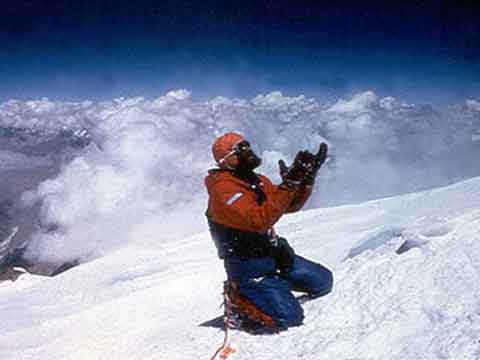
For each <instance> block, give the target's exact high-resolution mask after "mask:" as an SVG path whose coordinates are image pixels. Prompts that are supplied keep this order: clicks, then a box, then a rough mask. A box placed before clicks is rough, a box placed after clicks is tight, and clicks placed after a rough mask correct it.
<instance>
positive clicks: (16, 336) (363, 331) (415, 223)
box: [0, 178, 480, 360]
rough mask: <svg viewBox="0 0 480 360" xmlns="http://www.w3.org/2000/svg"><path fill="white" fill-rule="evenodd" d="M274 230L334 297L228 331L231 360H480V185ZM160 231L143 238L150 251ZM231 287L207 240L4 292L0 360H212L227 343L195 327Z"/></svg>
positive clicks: (321, 214)
mask: <svg viewBox="0 0 480 360" xmlns="http://www.w3.org/2000/svg"><path fill="white" fill-rule="evenodd" d="M277 230H278V231H279V232H280V233H281V234H283V235H285V236H286V237H287V238H288V239H289V240H290V242H291V243H292V245H293V246H294V247H295V249H296V250H297V252H298V253H300V254H302V255H304V256H306V257H309V258H311V259H313V260H316V261H319V262H322V263H324V264H326V265H328V266H329V267H331V268H332V269H333V271H334V275H335V286H334V291H333V292H332V293H331V294H330V295H328V296H326V297H324V298H320V299H316V300H312V301H310V302H307V303H306V304H305V305H304V306H305V310H306V319H305V324H304V325H303V326H301V327H297V328H292V329H289V330H288V331H286V332H283V333H281V334H279V335H265V336H252V335H248V334H245V333H241V332H238V331H232V333H231V340H232V346H233V347H234V348H235V350H236V352H235V354H234V355H233V358H234V359H312V360H318V359H335V360H337V359H342V360H343V359H364V360H367V359H398V360H405V359H458V360H466V359H472V360H474V359H479V358H480V302H479V299H480V285H479V284H480V242H479V241H478V239H479V237H480V178H473V179H471V180H468V181H464V182H461V183H458V184H455V185H451V186H449V187H445V188H438V189H434V190H429V191H425V192H421V193H415V194H409V195H403V196H398V197H391V198H387V199H382V200H375V201H370V202H366V203H363V204H358V205H346V206H341V207H334V208H325V209H317V210H310V211H303V212H300V213H297V214H293V215H289V216H286V217H284V218H282V220H281V222H280V223H279V225H278V228H277ZM156 231H161V229H160V228H155V226H154V225H153V224H146V225H144V226H143V227H141V226H139V227H137V228H136V233H137V236H139V237H140V236H142V237H149V239H148V240H150V241H151V243H152V244H153V243H155V232H156ZM402 244H406V245H403V246H402V247H401V251H399V252H400V254H399V253H397V251H396V250H398V249H399V247H400V246H401V245H402ZM223 279H224V273H223V269H222V265H221V263H220V261H218V259H217V258H216V255H215V250H214V246H213V244H212V243H211V240H210V239H209V235H208V234H207V233H199V234H197V235H194V236H190V237H172V238H170V239H166V240H164V241H163V242H161V243H158V244H157V246H152V247H150V248H148V249H147V248H145V247H144V246H143V245H142V246H141V245H139V244H135V243H131V244H130V245H128V246H127V247H123V248H121V249H119V250H117V251H115V252H112V253H110V254H108V255H106V256H104V257H102V258H98V259H96V260H93V261H91V262H88V263H85V264H82V265H80V266H78V267H76V268H74V269H72V270H70V271H67V272H65V273H63V274H61V275H59V276H57V277H54V278H42V277H37V276H31V275H24V276H22V277H20V278H19V279H18V280H17V281H16V282H14V283H7V282H4V283H0V319H1V321H0V358H1V359H7V360H10V359H11V360H20V359H23V360H26V359H45V360H50V359H58V360H60V359H62V360H63V359H79V360H84V359H91V360H93V359H119V360H120V359H128V360H136V359H168V360H174V359H209V358H210V356H211V355H212V354H213V352H214V351H215V349H216V348H217V347H218V345H219V344H221V342H222V340H223V334H222V333H221V332H220V331H219V330H218V329H215V328H208V327H207V328H206V327H199V326H198V325H199V324H200V323H202V322H204V321H205V320H208V319H210V318H212V317H215V316H216V315H218V314H219V313H221V309H219V304H220V303H221V301H222V299H221V294H220V293H221V287H222V281H223Z"/></svg>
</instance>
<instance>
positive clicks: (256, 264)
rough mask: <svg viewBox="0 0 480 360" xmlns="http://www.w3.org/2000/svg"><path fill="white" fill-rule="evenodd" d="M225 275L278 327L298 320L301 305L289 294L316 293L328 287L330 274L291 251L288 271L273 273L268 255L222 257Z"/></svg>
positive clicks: (330, 280)
mask: <svg viewBox="0 0 480 360" xmlns="http://www.w3.org/2000/svg"><path fill="white" fill-rule="evenodd" d="M225 270H226V271H227V275H228V279H229V280H230V281H235V282H237V283H238V284H239V292H240V294H241V295H242V296H244V297H245V298H247V299H248V300H250V301H251V302H253V303H254V304H255V305H256V306H257V307H258V308H259V309H260V310H262V311H263V312H264V313H266V314H267V315H270V316H271V317H272V318H273V320H274V321H275V322H276V323H277V324H278V325H279V327H280V328H287V327H289V326H295V325H300V324H302V321H303V317H304V316H303V309H302V307H301V305H300V303H299V302H298V300H297V299H296V298H295V296H294V295H293V294H292V290H293V291H300V292H305V293H307V294H308V296H309V297H312V298H314V297H319V296H323V295H326V294H328V293H329V292H330V291H331V290H332V286H333V275H332V272H331V271H330V270H328V269H327V268H326V267H324V266H322V265H320V264H317V263H314V262H313V261H309V260H307V259H305V258H303V257H301V256H298V255H295V259H294V263H293V266H292V269H291V270H290V272H289V273H288V274H282V275H279V274H278V273H276V268H275V261H274V259H273V258H272V257H261V258H255V259H248V260H241V259H238V258H228V259H225Z"/></svg>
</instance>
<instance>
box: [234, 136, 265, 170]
mask: <svg viewBox="0 0 480 360" xmlns="http://www.w3.org/2000/svg"><path fill="white" fill-rule="evenodd" d="M234 150H235V154H236V155H237V156H238V162H239V163H238V165H237V170H239V171H242V170H246V171H251V170H253V169H255V168H257V167H258V166H260V164H261V163H262V159H261V158H260V157H259V156H257V154H255V153H254V152H253V150H252V148H251V147H250V143H249V142H248V141H247V140H243V141H242V142H239V143H238V144H237V145H236V146H235V149H234Z"/></svg>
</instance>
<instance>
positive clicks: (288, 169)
mask: <svg viewBox="0 0 480 360" xmlns="http://www.w3.org/2000/svg"><path fill="white" fill-rule="evenodd" d="M307 153H308V154H310V153H309V152H308V151H299V152H298V153H297V156H295V160H294V161H293V164H292V165H290V166H287V165H286V164H285V161H283V160H278V166H279V168H280V176H281V177H282V183H283V184H285V185H287V186H288V187H290V188H298V187H299V186H301V185H302V183H303V182H304V181H305V176H306V171H307V168H306V167H305V164H306V163H305V160H306V158H308V154H307ZM309 162H312V160H311V159H310V160H309Z"/></svg>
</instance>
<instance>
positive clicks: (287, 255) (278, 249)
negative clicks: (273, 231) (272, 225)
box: [272, 236, 295, 274]
mask: <svg viewBox="0 0 480 360" xmlns="http://www.w3.org/2000/svg"><path fill="white" fill-rule="evenodd" d="M272 240H273V241H272V256H273V258H274V259H275V265H276V268H277V269H278V270H280V273H282V274H286V273H288V272H289V271H290V270H291V269H292V266H293V262H294V258H295V251H293V249H292V247H291V246H290V245H289V244H288V241H287V239H285V238H282V237H278V236H277V237H276V238H274V239H272Z"/></svg>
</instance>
